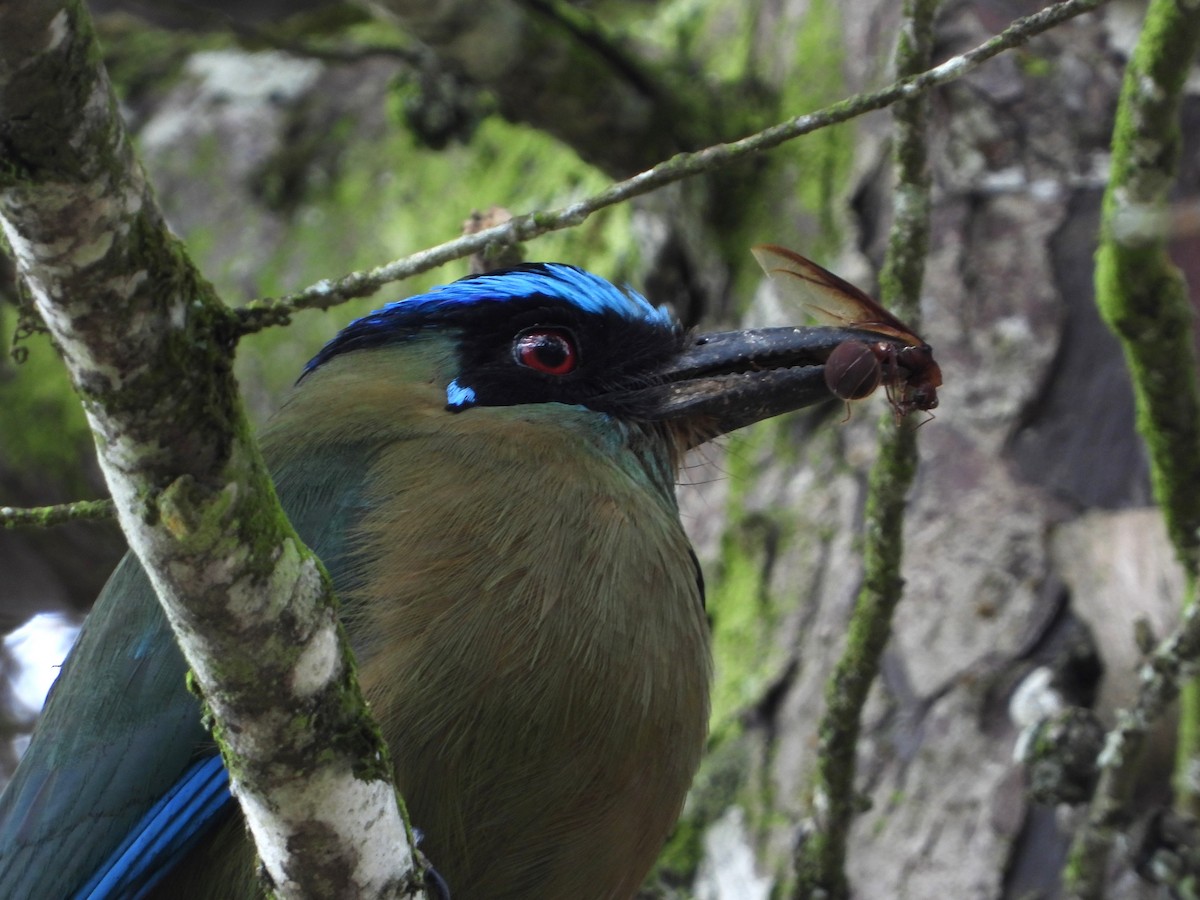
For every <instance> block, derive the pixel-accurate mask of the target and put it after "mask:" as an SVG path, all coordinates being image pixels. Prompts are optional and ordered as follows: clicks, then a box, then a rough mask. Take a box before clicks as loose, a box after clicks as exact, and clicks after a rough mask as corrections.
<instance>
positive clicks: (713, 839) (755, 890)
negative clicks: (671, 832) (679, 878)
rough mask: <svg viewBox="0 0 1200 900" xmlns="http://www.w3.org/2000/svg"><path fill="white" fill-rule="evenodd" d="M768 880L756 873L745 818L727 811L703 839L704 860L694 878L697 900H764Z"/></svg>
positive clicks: (734, 808) (768, 890) (732, 809)
mask: <svg viewBox="0 0 1200 900" xmlns="http://www.w3.org/2000/svg"><path fill="white" fill-rule="evenodd" d="M770 894H771V879H769V878H764V877H763V876H761V875H759V874H758V872H756V871H755V861H754V848H753V846H752V845H751V843H750V835H749V833H748V832H747V831H746V814H745V813H744V812H743V811H742V808H741V807H740V806H732V807H730V808H729V809H728V810H727V811H726V813H725V815H723V816H721V818H719V819H718V820H717V821H716V822H714V823H713V824H712V825H711V826H710V827H709V829H708V831H707V832H706V833H705V835H704V858H703V859H702V860H701V861H700V869H699V871H698V873H697V875H696V898H697V900H767V898H768V897H769V896H770Z"/></svg>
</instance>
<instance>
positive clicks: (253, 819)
mask: <svg viewBox="0 0 1200 900" xmlns="http://www.w3.org/2000/svg"><path fill="white" fill-rule="evenodd" d="M274 793H275V795H276V796H277V797H278V798H279V800H280V802H279V805H278V806H274V805H272V806H268V805H266V804H264V803H262V802H261V801H260V799H259V798H257V797H253V796H246V795H242V796H241V801H242V809H243V811H244V812H245V813H246V820H247V822H248V824H249V825H250V830H251V831H252V832H253V834H254V842H255V845H256V846H257V847H258V852H259V856H260V857H261V858H262V861H263V864H264V865H265V866H266V867H267V871H268V872H270V873H271V877H272V878H273V879H274V880H275V884H276V886H277V888H278V889H279V891H280V893H281V894H282V895H284V896H286V895H288V894H291V893H293V892H294V891H295V890H296V887H297V886H296V885H295V884H293V883H291V882H289V881H288V880H287V878H286V875H285V871H284V866H285V864H286V862H287V861H288V859H289V857H290V854H289V853H288V839H289V837H290V836H291V835H293V834H294V833H295V832H296V831H297V830H298V829H301V828H303V827H304V826H306V825H307V824H308V823H310V822H312V823H320V824H322V825H325V826H327V827H328V828H329V829H330V830H331V831H332V833H333V839H332V840H331V841H330V844H331V846H330V847H329V848H328V852H329V855H330V857H333V856H334V855H335V854H336V855H340V856H341V858H342V860H344V861H350V862H352V863H353V864H354V865H355V871H354V875H353V878H354V881H355V883H356V886H357V887H358V888H359V890H360V891H362V892H363V893H364V894H366V895H368V896H369V895H371V894H373V893H376V892H378V891H379V890H380V889H381V888H383V887H385V886H387V885H389V884H394V879H395V878H396V877H397V875H398V873H402V872H404V871H408V870H411V868H412V857H411V851H409V849H408V847H407V846H405V845H403V844H399V845H398V844H396V843H395V842H394V841H393V840H391V839H389V836H394V835H397V834H403V833H404V829H403V824H402V822H401V820H400V811H399V808H398V807H397V805H396V798H395V794H394V793H393V792H392V788H391V787H390V786H389V785H388V784H387V782H384V781H370V782H368V781H360V780H359V779H357V778H355V777H354V776H353V774H352V773H351V772H350V771H349V770H348V769H347V770H345V771H342V772H338V773H330V772H325V771H322V772H321V773H318V774H316V775H314V776H313V777H312V778H311V779H309V780H307V781H306V782H305V783H304V784H296V785H294V786H280V787H278V788H277V789H276V790H275V792H274ZM287 795H291V796H287ZM282 810H294V811H297V812H298V811H300V810H306V814H305V818H303V819H289V818H284V817H283V816H282V815H281V814H280V813H281V811H282ZM379 825H383V826H384V827H376V826H379ZM364 836H365V838H366V839H365V841H364V840H363V837H364ZM339 839H340V842H341V843H342V844H343V845H344V846H341V847H337V846H334V845H335V844H336V843H338V842H339ZM354 895H355V896H357V895H358V894H357V893H355V894H354Z"/></svg>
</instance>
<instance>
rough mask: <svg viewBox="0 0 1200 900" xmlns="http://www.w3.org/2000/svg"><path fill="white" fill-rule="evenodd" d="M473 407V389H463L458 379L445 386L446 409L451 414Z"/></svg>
mask: <svg viewBox="0 0 1200 900" xmlns="http://www.w3.org/2000/svg"><path fill="white" fill-rule="evenodd" d="M474 405H475V389H474V388H469V387H463V386H462V385H460V384H459V383H458V379H457V378H456V379H454V381H452V382H450V383H449V384H448V385H446V409H448V410H450V411H451V412H462V411H463V410H464V409H470V408H471V407H472V406H474Z"/></svg>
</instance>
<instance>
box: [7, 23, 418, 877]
mask: <svg viewBox="0 0 1200 900" xmlns="http://www.w3.org/2000/svg"><path fill="white" fill-rule="evenodd" d="M99 59H100V51H99V49H98V48H97V46H96V43H95V40H94V35H93V33H92V26H91V22H90V20H89V19H88V16H87V13H86V10H85V8H84V6H83V4H82V2H68V3H62V4H60V3H53V2H48V0H10V2H6V3H4V4H2V5H0V226H2V227H3V231H4V235H5V237H6V238H7V240H8V242H9V244H10V246H11V248H12V251H13V255H14V258H15V260H16V264H17V269H18V274H19V275H20V277H21V278H22V279H23V280H24V282H25V284H26V286H27V287H28V289H29V292H30V294H31V296H32V297H33V300H34V304H35V306H36V308H37V309H38V311H39V313H40V314H41V316H42V317H43V318H44V319H45V321H46V324H47V326H48V327H49V330H50V331H51V332H52V334H53V337H54V340H55V342H56V343H57V345H58V347H59V349H60V351H61V353H62V356H63V358H64V360H65V362H66V364H67V368H68V369H69V371H70V374H71V378H72V381H73V383H74V385H75V388H76V391H77V392H78V394H79V395H80V397H81V398H82V400H83V404H84V408H85V411H86V413H87V416H88V419H89V422H90V424H91V427H92V429H93V431H94V433H95V435H96V444H97V448H98V451H99V458H100V464H101V467H102V469H103V471H104V474H105V478H106V479H107V481H108V485H109V489H110V491H111V492H112V495H113V497H114V498H115V500H116V505H117V509H118V514H119V517H120V521H121V525H122V528H123V529H124V531H125V534H126V536H127V538H128V540H129V544H130V547H131V548H132V549H133V551H134V552H135V553H136V554H137V556H138V558H139V559H140V560H141V562H142V565H143V566H144V568H145V570H146V572H147V573H148V574H149V576H150V579H151V581H152V582H153V584H154V586H155V590H156V592H157V593H158V595H159V598H160V600H161V602H162V604H163V608H164V609H165V611H166V614H167V617H168V619H169V620H170V622H171V625H172V627H173V628H174V630H175V632H176V635H177V636H178V638H179V641H180V644H181V646H182V648H183V651H184V654H185V656H186V657H187V659H188V662H189V664H190V665H191V667H192V669H193V672H194V676H195V680H196V683H197V684H198V685H199V687H200V689H201V690H202V691H203V694H204V698H205V702H206V704H207V706H208V708H209V710H210V711H211V712H212V713H213V714H214V716H215V718H216V722H217V725H216V727H215V735H216V737H217V739H218V742H219V743H220V744H221V747H222V752H223V753H224V755H225V760H226V764H227V766H228V768H229V770H230V773H231V776H232V779H233V787H234V791H235V794H236V795H237V796H238V798H239V800H240V802H241V803H242V805H243V808H244V810H245V811H246V815H247V820H248V822H249V824H250V827H251V830H252V831H253V833H254V837H255V841H256V843H257V845H258V848H259V852H260V855H261V857H262V859H263V861H264V864H265V866H266V868H267V871H268V873H269V875H270V878H271V879H272V881H273V887H274V889H275V890H276V891H278V892H279V894H280V895H281V896H332V895H333V893H334V892H335V891H334V889H333V888H332V887H331V886H332V885H335V884H336V893H337V895H338V896H372V897H382V896H399V895H400V894H401V893H402V892H403V891H404V889H405V888H406V886H407V885H408V884H409V882H410V879H411V876H412V871H413V861H412V855H411V852H408V849H407V848H408V843H407V841H406V837H405V829H404V825H403V823H402V821H401V816H400V813H399V810H398V808H397V802H396V797H395V792H394V789H393V787H392V784H391V782H390V766H389V764H388V759H387V750H386V747H385V746H384V744H383V743H382V741H381V740H380V738H379V736H378V733H377V731H376V730H375V728H374V726H373V724H372V723H371V722H370V720H369V717H368V716H367V714H366V709H365V704H364V703H363V702H362V698H361V695H360V694H359V692H358V687H357V684H356V682H355V680H354V675H353V663H352V657H351V655H350V652H349V650H348V649H347V646H346V643H345V641H344V639H343V636H342V634H341V631H340V626H339V624H338V619H337V614H336V604H335V601H334V598H333V596H332V593H331V589H330V586H329V583H328V577H327V576H326V574H325V572H324V569H323V568H322V566H321V565H320V562H319V560H317V559H316V558H315V557H314V556H313V554H312V553H311V552H310V551H309V550H307V548H305V547H304V546H303V544H302V543H301V542H300V540H299V539H298V538H297V536H296V534H295V532H294V531H293V530H292V528H291V525H290V524H289V523H288V521H287V519H286V518H285V517H284V515H283V513H282V511H281V510H280V508H279V505H278V502H277V500H276V499H275V497H274V491H273V488H272V486H271V482H270V479H269V477H268V475H267V472H266V469H265V467H264V465H263V463H262V460H261V458H260V456H259V453H258V450H257V447H256V446H255V445H254V443H253V441H252V440H251V438H250V436H249V435H250V429H249V426H248V424H247V422H246V418H245V415H244V412H243V409H242V405H241V401H240V399H239V398H238V394H237V386H236V383H235V381H234V378H233V374H232V371H231V364H232V352H231V351H232V347H233V345H234V341H235V338H236V328H235V321H234V318H233V316H232V315H231V314H230V312H229V311H228V310H227V309H226V308H225V307H224V306H222V305H221V303H220V302H219V300H218V299H217V298H216V297H215V296H214V294H213V291H212V288H211V286H210V285H208V284H207V283H206V282H204V281H203V279H201V277H200V276H199V274H198V273H197V272H196V271H195V270H194V269H193V268H192V266H191V264H190V262H189V260H188V259H187V257H186V255H185V253H184V251H183V248H182V247H181V246H180V245H179V243H178V242H177V241H176V240H175V239H174V238H173V237H171V235H170V233H169V231H168V230H167V228H166V225H165V223H164V222H163V220H162V215H161V213H160V211H159V209H158V207H157V206H156V205H155V202H154V198H153V195H152V193H151V191H150V188H149V186H148V185H147V183H146V180H145V176H144V173H143V172H142V169H141V167H140V165H139V164H138V162H137V161H136V159H135V158H134V156H133V152H132V150H131V147H130V143H129V140H128V137H127V135H126V134H125V131H124V129H123V127H122V123H121V120H120V117H119V116H118V115H117V107H116V101H115V99H114V97H113V94H112V91H111V88H110V85H109V82H108V78H107V75H106V73H105V72H104V69H103V67H102V66H101V65H100V64H99V62H98V60H99ZM263 685H272V686H274V687H275V689H276V690H275V693H274V694H273V695H268V694H267V693H266V692H264V690H263ZM313 722H317V723H320V725H321V727H320V728H319V729H318V728H314V727H313V726H312V724H311V723H313ZM330 797H337V798H339V800H338V803H337V804H336V807H332V808H339V809H346V810H349V811H350V813H349V815H345V816H341V817H335V816H333V815H331V814H330V813H329V812H328V810H329V809H330V808H331V805H330V803H329V799H328V798H330ZM314 833H319V835H320V840H319V841H314V840H313V839H312V836H313V834H314Z"/></svg>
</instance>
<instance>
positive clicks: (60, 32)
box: [46, 9, 71, 52]
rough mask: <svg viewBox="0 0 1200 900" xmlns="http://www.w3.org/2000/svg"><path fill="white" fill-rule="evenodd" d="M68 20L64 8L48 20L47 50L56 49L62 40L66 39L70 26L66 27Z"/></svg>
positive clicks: (69, 20) (68, 23)
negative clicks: (48, 37)
mask: <svg viewBox="0 0 1200 900" xmlns="http://www.w3.org/2000/svg"><path fill="white" fill-rule="evenodd" d="M70 22H71V19H70V17H69V16H68V15H67V11H66V10H65V9H64V10H62V11H61V12H59V14H58V15H56V16H55V17H54V18H53V19H51V20H50V40H49V42H48V43H47V44H46V51H47V52H49V51H51V50H57V49H58V47H59V46H60V45H61V44H62V42H63V41H65V40H66V39H67V36H68V35H69V34H70V28H69V27H68V26H69V25H70Z"/></svg>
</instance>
